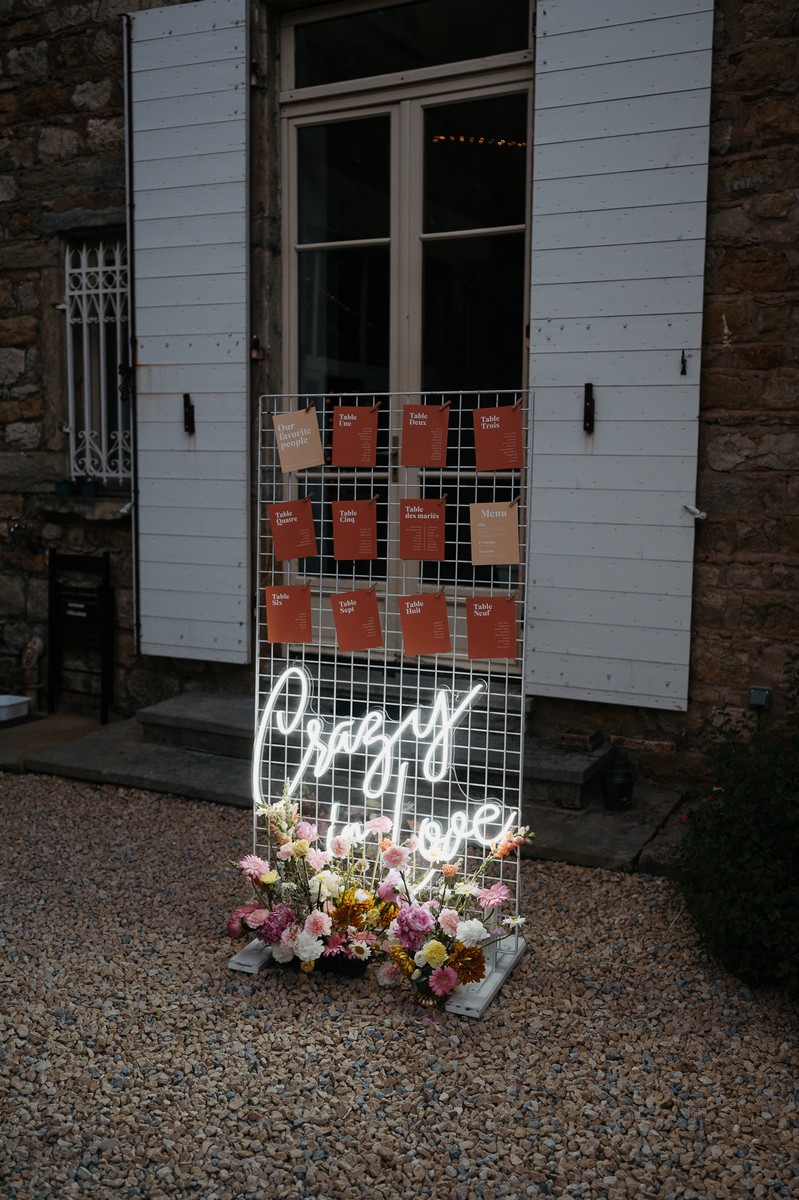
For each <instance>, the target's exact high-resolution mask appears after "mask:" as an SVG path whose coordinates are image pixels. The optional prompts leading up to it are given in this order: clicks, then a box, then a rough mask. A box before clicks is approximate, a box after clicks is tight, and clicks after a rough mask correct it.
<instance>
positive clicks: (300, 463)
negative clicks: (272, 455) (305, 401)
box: [272, 408, 325, 474]
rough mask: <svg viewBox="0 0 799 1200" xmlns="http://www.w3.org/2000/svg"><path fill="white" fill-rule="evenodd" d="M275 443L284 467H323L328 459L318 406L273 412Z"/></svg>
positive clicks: (298, 469) (287, 468)
mask: <svg viewBox="0 0 799 1200" xmlns="http://www.w3.org/2000/svg"><path fill="white" fill-rule="evenodd" d="M272 421H273V422H274V426H275V443H276V445H277V453H278V457H279V458H280V469H281V471H283V473H284V474H286V473H287V472H288V471H302V470H303V469H304V468H305V467H321V466H322V465H323V463H324V461H325V456H324V452H323V450H322V439H321V438H320V437H319V423H318V421H317V419H316V409H315V408H303V409H298V410H297V412H291V413H273V414H272Z"/></svg>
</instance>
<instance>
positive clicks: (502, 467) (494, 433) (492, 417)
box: [472, 404, 524, 471]
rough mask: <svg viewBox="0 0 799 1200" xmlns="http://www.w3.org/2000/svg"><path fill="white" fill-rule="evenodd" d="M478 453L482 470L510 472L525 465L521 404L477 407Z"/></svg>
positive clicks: (476, 459)
mask: <svg viewBox="0 0 799 1200" xmlns="http://www.w3.org/2000/svg"><path fill="white" fill-rule="evenodd" d="M472 416H473V417H474V455H475V463H476V466H477V470H478V471H510V470H517V469H519V468H521V467H522V466H523V465H524V443H523V440H522V410H521V405H520V404H512V405H510V404H508V405H502V406H501V407H499V408H475V409H474V411H473V413H472Z"/></svg>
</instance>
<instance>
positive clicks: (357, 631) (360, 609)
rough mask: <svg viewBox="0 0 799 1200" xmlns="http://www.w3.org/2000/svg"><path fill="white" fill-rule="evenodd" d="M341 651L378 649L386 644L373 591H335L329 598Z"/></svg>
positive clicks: (370, 589)
mask: <svg viewBox="0 0 799 1200" xmlns="http://www.w3.org/2000/svg"><path fill="white" fill-rule="evenodd" d="M330 603H331V605H332V607H333V624H334V625H335V627H336V641H337V642H338V648H339V650H343V651H344V652H345V653H348V652H349V653H351V652H353V651H356V650H377V649H379V648H380V647H381V646H382V645H383V631H382V629H381V628H380V613H379V611H378V608H377V596H376V595H375V590H374V588H369V589H368V591H366V590H363V591H355V592H335V593H334V594H333V595H332V596H331V597H330Z"/></svg>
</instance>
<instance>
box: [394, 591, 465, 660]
mask: <svg viewBox="0 0 799 1200" xmlns="http://www.w3.org/2000/svg"><path fill="white" fill-rule="evenodd" d="M398 605H399V615H400V625H401V626H402V648H403V650H404V652H405V654H407V655H408V656H409V657H413V656H415V655H419V654H449V653H450V651H451V650H452V642H451V640H450V635H449V617H448V615H447V601H446V597H445V596H444V593H443V592H438V593H437V594H436V593H429V592H425V593H422V594H421V595H418V596H400V597H399V598H398Z"/></svg>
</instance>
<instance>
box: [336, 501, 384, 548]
mask: <svg viewBox="0 0 799 1200" xmlns="http://www.w3.org/2000/svg"><path fill="white" fill-rule="evenodd" d="M331 508H332V509H333V557H334V558H335V559H336V561H341V560H342V559H343V560H350V559H358V560H362V559H372V558H377V499H376V498H374V499H372V500H334V501H333V502H332V504H331Z"/></svg>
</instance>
